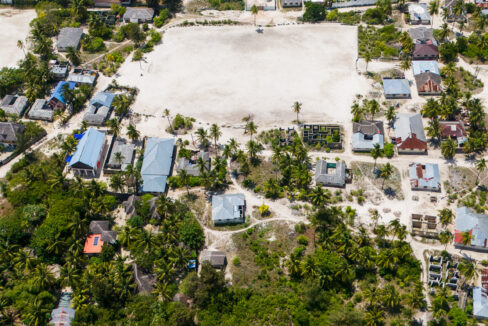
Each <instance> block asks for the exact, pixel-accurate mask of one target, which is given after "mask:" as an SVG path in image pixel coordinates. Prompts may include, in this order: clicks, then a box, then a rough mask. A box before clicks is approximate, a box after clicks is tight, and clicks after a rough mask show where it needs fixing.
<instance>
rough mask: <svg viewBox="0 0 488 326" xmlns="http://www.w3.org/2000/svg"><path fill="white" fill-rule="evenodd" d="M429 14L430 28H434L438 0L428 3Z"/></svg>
mask: <svg viewBox="0 0 488 326" xmlns="http://www.w3.org/2000/svg"><path fill="white" fill-rule="evenodd" d="M429 13H430V19H431V21H430V23H431V24H430V27H432V26H434V15H438V14H439V0H434V1H431V2H430V3H429Z"/></svg>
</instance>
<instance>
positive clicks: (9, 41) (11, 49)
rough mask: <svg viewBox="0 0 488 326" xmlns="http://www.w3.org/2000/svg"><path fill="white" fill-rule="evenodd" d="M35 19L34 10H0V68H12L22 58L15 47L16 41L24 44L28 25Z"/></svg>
mask: <svg viewBox="0 0 488 326" xmlns="http://www.w3.org/2000/svg"><path fill="white" fill-rule="evenodd" d="M34 18H36V12H35V11H34V10H19V9H11V8H7V9H0V40H2V46H1V47H0V67H5V66H8V67H14V66H16V65H17V62H18V61H19V60H20V59H22V58H24V53H23V51H22V50H21V49H19V48H18V47H17V41H18V40H21V41H22V42H24V44H25V43H26V42H25V39H26V38H27V36H28V35H29V30H30V26H29V23H30V21H31V20H32V19H34Z"/></svg>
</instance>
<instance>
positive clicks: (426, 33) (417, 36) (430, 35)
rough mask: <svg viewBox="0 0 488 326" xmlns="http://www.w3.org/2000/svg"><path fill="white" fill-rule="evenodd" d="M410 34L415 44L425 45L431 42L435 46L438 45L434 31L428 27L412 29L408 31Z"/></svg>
mask: <svg viewBox="0 0 488 326" xmlns="http://www.w3.org/2000/svg"><path fill="white" fill-rule="evenodd" d="M408 34H410V37H411V38H412V40H413V41H414V43H425V42H427V41H431V42H432V43H433V44H435V45H437V42H436V40H435V38H434V30H433V29H432V28H428V27H424V26H421V27H416V28H410V29H409V30H408Z"/></svg>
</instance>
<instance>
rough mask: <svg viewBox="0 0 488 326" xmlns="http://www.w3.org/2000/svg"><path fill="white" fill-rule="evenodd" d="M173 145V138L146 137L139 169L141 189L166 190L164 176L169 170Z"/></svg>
mask: <svg viewBox="0 0 488 326" xmlns="http://www.w3.org/2000/svg"><path fill="white" fill-rule="evenodd" d="M174 145H175V139H174V138H166V139H164V138H148V139H147V141H146V148H145V150H144V160H143V162H142V169H141V175H142V180H143V185H142V191H144V192H165V191H166V178H167V177H168V176H169V174H170V172H171V164H172V162H173V151H174Z"/></svg>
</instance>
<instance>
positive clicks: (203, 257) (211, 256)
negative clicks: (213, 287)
mask: <svg viewBox="0 0 488 326" xmlns="http://www.w3.org/2000/svg"><path fill="white" fill-rule="evenodd" d="M206 261H208V262H209V263H210V265H211V266H212V267H213V268H218V269H221V268H224V267H225V265H227V256H226V255H225V252H223V251H218V250H203V251H202V253H201V254H200V263H202V264H203V263H204V262H206Z"/></svg>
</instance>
